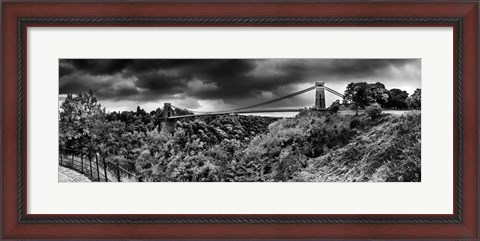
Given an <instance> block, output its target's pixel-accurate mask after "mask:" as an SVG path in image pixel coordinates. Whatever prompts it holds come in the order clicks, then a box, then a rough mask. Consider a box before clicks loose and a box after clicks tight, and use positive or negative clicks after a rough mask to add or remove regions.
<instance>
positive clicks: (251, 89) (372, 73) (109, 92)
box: [60, 59, 420, 105]
mask: <svg viewBox="0 0 480 241" xmlns="http://www.w3.org/2000/svg"><path fill="white" fill-rule="evenodd" d="M315 81H326V82H327V83H329V84H330V85H335V84H336V83H337V84H339V86H340V85H345V83H347V82H352V81H366V82H376V81H381V82H383V83H384V84H385V85H387V87H388V85H389V83H390V84H391V85H398V84H403V85H412V84H413V85H416V86H419V83H420V60H418V59H168V60H164V59H161V60H151V59H134V60H122V59H115V60H102V59H95V60H72V59H69V60H60V94H65V93H71V92H78V91H86V90H88V89H92V90H93V91H94V93H95V94H96V95H97V96H98V97H99V99H101V100H102V99H104V100H106V99H119V98H121V99H132V100H137V101H153V100H162V99H168V98H173V97H174V96H177V97H176V98H178V96H180V97H181V98H193V99H195V100H222V101H223V102H224V103H227V104H231V105H239V104H240V103H245V102H248V101H247V100H252V99H257V100H260V99H269V98H274V97H278V96H281V95H285V94H289V93H291V92H293V91H292V90H296V89H298V88H297V87H298V86H299V85H300V84H305V85H312V86H313V85H314V83H315ZM340 83H341V84H340ZM342 88H344V87H342ZM339 91H340V92H343V89H339Z"/></svg>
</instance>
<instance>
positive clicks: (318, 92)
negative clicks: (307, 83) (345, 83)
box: [315, 82, 326, 109]
mask: <svg viewBox="0 0 480 241" xmlns="http://www.w3.org/2000/svg"><path fill="white" fill-rule="evenodd" d="M324 85H325V82H316V83H315V109H325V107H326V106H325V88H323V86H324Z"/></svg>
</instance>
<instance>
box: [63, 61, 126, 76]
mask: <svg viewBox="0 0 480 241" xmlns="http://www.w3.org/2000/svg"><path fill="white" fill-rule="evenodd" d="M62 62H64V63H67V64H71V65H72V66H73V67H74V68H75V69H76V70H78V71H84V72H86V73H88V74H90V75H112V74H116V73H119V72H121V71H122V70H123V69H124V68H125V67H126V66H127V65H129V64H130V63H131V62H132V60H128V59H66V60H61V63H62Z"/></svg>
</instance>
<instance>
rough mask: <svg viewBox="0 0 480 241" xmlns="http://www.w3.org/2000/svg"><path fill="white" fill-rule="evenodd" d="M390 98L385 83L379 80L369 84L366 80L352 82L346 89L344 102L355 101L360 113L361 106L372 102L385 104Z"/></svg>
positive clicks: (363, 106)
mask: <svg viewBox="0 0 480 241" xmlns="http://www.w3.org/2000/svg"><path fill="white" fill-rule="evenodd" d="M388 98H389V95H388V90H387V89H386V88H385V85H384V84H382V83H380V82H377V83H373V84H368V83H366V82H359V83H350V84H349V85H348V86H347V89H346V90H345V95H344V97H343V100H344V103H346V104H350V103H353V104H354V106H355V109H356V115H358V109H359V108H365V107H366V106H368V105H370V104H372V103H378V104H380V105H381V106H385V104H386V103H387V101H388Z"/></svg>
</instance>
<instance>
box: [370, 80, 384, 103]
mask: <svg viewBox="0 0 480 241" xmlns="http://www.w3.org/2000/svg"><path fill="white" fill-rule="evenodd" d="M370 96H371V98H372V99H373V102H376V103H378V104H379V105H380V106H382V107H385V104H386V103H387V101H388V90H387V89H386V88H385V85H384V84H382V83H380V82H377V83H374V84H370Z"/></svg>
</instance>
